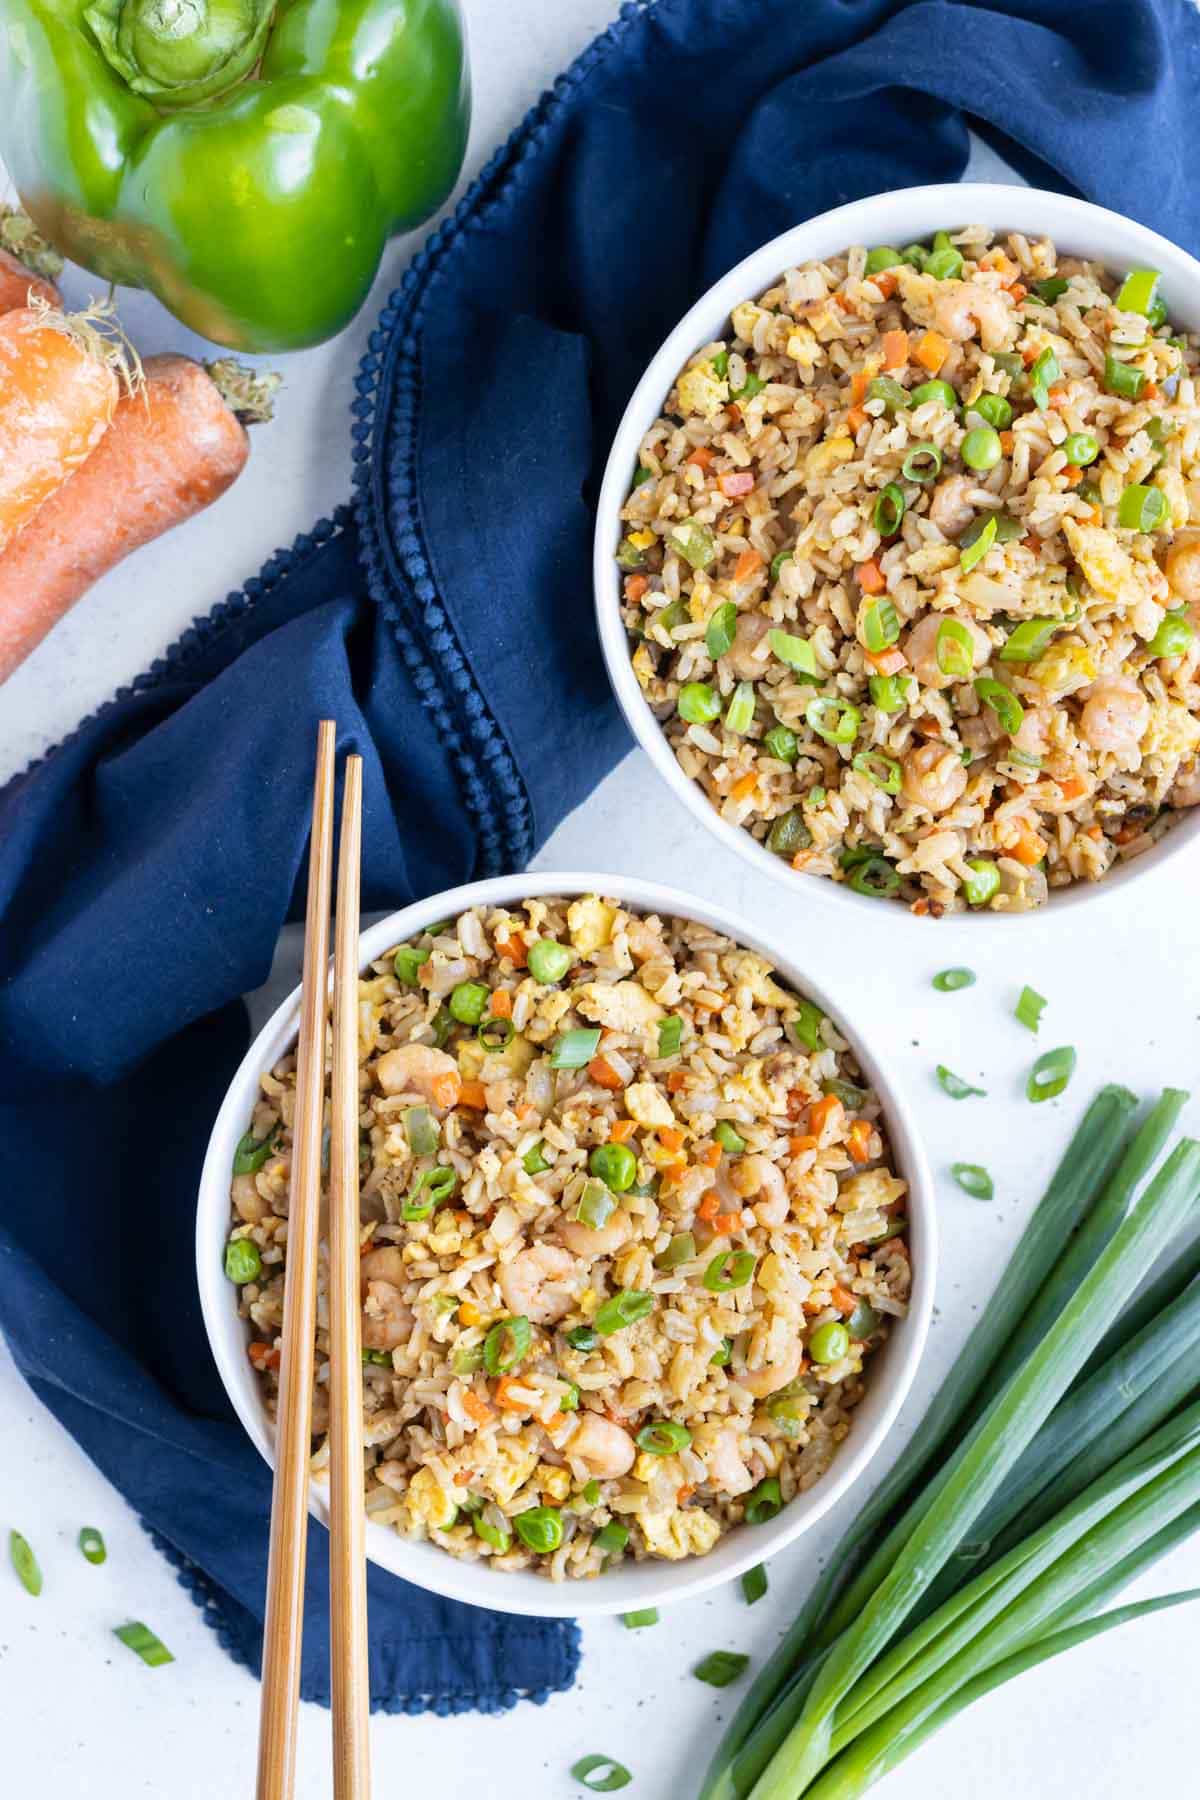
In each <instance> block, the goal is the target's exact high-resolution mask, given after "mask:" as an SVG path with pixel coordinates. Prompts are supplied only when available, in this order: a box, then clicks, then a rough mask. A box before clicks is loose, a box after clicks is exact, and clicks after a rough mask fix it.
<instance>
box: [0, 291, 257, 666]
mask: <svg viewBox="0 0 1200 1800" xmlns="http://www.w3.org/2000/svg"><path fill="white" fill-rule="evenodd" d="M9 316H10V318H12V317H15V316H16V315H12V314H10V315H9ZM7 323H8V321H7V320H0V327H2V326H3V325H5V324H7ZM214 370H215V373H216V379H214V378H213V376H210V375H209V374H208V373H207V372H206V371H205V370H204V369H203V368H202V367H201V366H200V364H199V363H195V362H192V361H190V360H189V359H188V358H187V357H184V356H151V357H148V358H147V360H146V362H145V364H144V366H143V373H144V376H145V385H144V388H143V389H142V392H141V393H140V394H132V393H126V394H124V395H122V396H121V398H120V399H119V400H118V401H117V404H116V410H115V412H114V413H113V419H112V424H111V425H110V426H109V429H108V430H107V432H106V433H105V434H104V436H103V437H102V438H101V439H100V441H99V443H98V444H97V445H96V447H95V449H94V450H93V451H92V454H91V455H90V456H89V457H88V459H87V461H86V462H85V463H84V464H83V466H82V467H81V468H78V469H77V470H76V471H75V473H74V474H73V475H72V476H71V479H70V480H69V481H67V482H65V483H64V484H63V486H62V487H61V488H59V489H58V490H57V491H56V492H55V493H52V494H51V495H50V498H49V499H48V500H47V501H46V502H45V504H44V505H43V506H42V507H41V509H40V511H39V512H38V513H37V516H36V517H35V518H33V519H31V520H30V522H29V523H28V524H27V525H26V527H25V529H24V530H23V531H22V532H20V534H19V535H18V536H17V537H15V538H14V539H13V541H12V542H11V543H10V544H9V546H8V548H7V549H6V550H5V551H4V552H3V554H0V681H3V680H4V679H5V678H6V677H7V676H8V675H10V674H11V673H12V671H13V669H15V668H16V666H17V664H18V663H19V662H21V661H22V660H23V659H24V658H25V657H26V656H28V655H29V653H30V651H31V650H33V649H34V647H35V646H36V645H37V644H39V643H40V642H41V640H42V638H43V637H45V635H46V633H47V632H48V631H49V630H50V628H51V627H52V626H53V625H55V624H56V623H57V622H58V620H59V619H61V618H62V616H63V614H64V613H66V612H67V611H68V610H69V608H70V607H72V606H73V605H74V604H75V602H76V601H77V600H78V599H80V598H81V597H82V595H83V594H85V593H86V592H87V590H88V588H90V587H91V586H92V584H93V583H94V582H96V581H98V580H99V579H100V577H101V576H102V575H104V574H106V573H107V571H108V570H109V569H111V568H113V567H114V566H115V565H116V564H117V563H119V562H120V561H121V560H122V559H123V558H124V557H126V556H128V555H129V554H130V552H131V551H134V550H137V549H139V548H140V547H141V545H143V544H146V543H149V542H150V540H151V539H152V538H156V537H158V536H159V535H160V534H161V533H162V532H164V531H166V530H168V529H169V528H170V527H171V526H172V525H178V524H181V523H182V522H183V521H184V520H185V519H189V518H191V516H192V515H193V514H194V513H198V512H200V511H201V510H202V509H203V508H204V507H206V506H208V505H210V504H211V503H212V502H213V501H214V500H216V499H217V498H218V497H219V496H220V495H221V494H223V493H224V492H225V490H226V488H227V487H229V485H230V484H231V482H233V481H234V480H235V479H236V477H237V476H238V474H239V473H240V472H241V470H242V468H243V467H244V465H245V462H246V457H247V455H248V453H249V440H248V438H247V436H246V431H245V427H244V425H243V424H242V422H241V420H240V418H238V417H237V416H235V412H234V410H232V408H233V407H237V406H239V405H240V406H241V408H242V410H243V413H244V416H246V417H248V418H252V417H264V416H269V408H268V406H267V405H266V399H265V395H266V393H267V391H268V388H269V379H268V380H266V381H264V379H263V378H255V385H254V387H253V390H252V391H246V392H243V390H242V388H241V386H240V385H239V382H238V380H237V378H236V377H237V375H238V374H239V373H240V372H239V371H237V367H236V365H231V364H214ZM222 388H224V389H225V390H226V392H227V393H228V395H229V399H228V400H226V398H225V397H224V396H223V393H222ZM231 403H232V405H231Z"/></svg>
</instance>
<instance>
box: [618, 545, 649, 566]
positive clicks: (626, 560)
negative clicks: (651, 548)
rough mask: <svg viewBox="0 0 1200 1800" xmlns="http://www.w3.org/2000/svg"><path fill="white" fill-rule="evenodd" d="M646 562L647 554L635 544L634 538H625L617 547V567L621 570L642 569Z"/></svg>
mask: <svg viewBox="0 0 1200 1800" xmlns="http://www.w3.org/2000/svg"><path fill="white" fill-rule="evenodd" d="M645 560H646V552H645V551H644V550H643V549H641V548H640V546H639V545H637V544H635V543H634V541H633V539H632V538H628V537H623V538H622V539H621V541H620V543H619V544H618V545H617V566H618V568H621V569H640V568H641V566H642V564H643V563H644V562H645Z"/></svg>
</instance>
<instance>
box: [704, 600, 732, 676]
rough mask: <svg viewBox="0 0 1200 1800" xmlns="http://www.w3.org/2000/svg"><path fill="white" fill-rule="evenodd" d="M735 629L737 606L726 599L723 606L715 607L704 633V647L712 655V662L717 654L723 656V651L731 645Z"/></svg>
mask: <svg viewBox="0 0 1200 1800" xmlns="http://www.w3.org/2000/svg"><path fill="white" fill-rule="evenodd" d="M736 630H737V607H736V606H735V605H734V604H733V601H732V600H726V601H725V603H724V605H723V606H718V607H717V609H716V611H715V612H714V613H713V615H712V617H711V618H710V619H709V621H708V626H707V629H706V630H705V633H704V648H705V649H706V650H707V651H708V654H709V655H710V656H711V657H712V659H713V661H714V662H716V660H717V658H718V657H719V656H724V654H725V652H726V651H727V650H728V649H729V648H730V647H731V645H732V643H733V634H734V632H735V631H736Z"/></svg>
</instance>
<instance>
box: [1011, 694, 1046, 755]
mask: <svg viewBox="0 0 1200 1800" xmlns="http://www.w3.org/2000/svg"><path fill="white" fill-rule="evenodd" d="M1049 729H1050V714H1049V712H1048V711H1046V710H1045V709H1044V708H1042V707H1036V706H1031V707H1029V708H1028V710H1027V711H1026V713H1025V717H1024V718H1023V719H1022V720H1021V723H1020V724H1019V725H1018V726H1017V729H1016V730H1015V731H1014V732H1013V738H1012V743H1013V749H1014V750H1023V751H1024V753H1025V755H1026V756H1045V754H1046V733H1047V731H1048V730H1049Z"/></svg>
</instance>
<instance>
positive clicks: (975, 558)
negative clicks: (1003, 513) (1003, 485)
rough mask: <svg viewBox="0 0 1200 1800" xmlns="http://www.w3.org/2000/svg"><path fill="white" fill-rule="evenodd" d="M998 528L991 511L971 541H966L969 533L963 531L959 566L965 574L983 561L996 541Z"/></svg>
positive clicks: (960, 542) (960, 541)
mask: <svg viewBox="0 0 1200 1800" xmlns="http://www.w3.org/2000/svg"><path fill="white" fill-rule="evenodd" d="M998 530H999V527H998V526H997V524H996V515H995V513H989V514H988V516H987V518H986V519H985V520H984V522H983V524H982V525H981V526H980V528H979V530H978V532H977V533H974V534H973V535H972V537H971V541H970V543H968V542H967V541H966V538H967V533H966V532H964V533H963V536H962V538H961V539H960V540H959V544H960V548H959V553H958V566H959V568H960V569H961V570H962V572H963V574H964V575H965V574H967V573H969V571H970V570H971V569H973V568H974V567H975V564H976V563H978V562H982V561H983V559H984V557H985V556H986V555H987V553H988V551H989V550H990V549H991V547H992V545H993V544H994V543H995V541H996V533H997V531H998Z"/></svg>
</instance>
